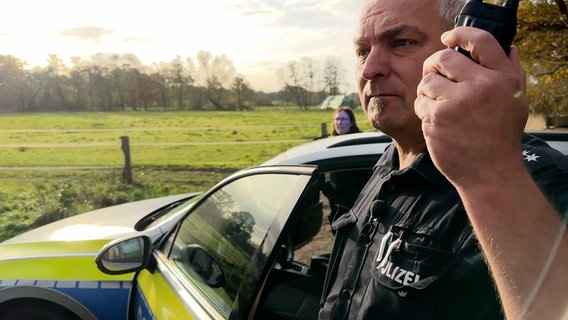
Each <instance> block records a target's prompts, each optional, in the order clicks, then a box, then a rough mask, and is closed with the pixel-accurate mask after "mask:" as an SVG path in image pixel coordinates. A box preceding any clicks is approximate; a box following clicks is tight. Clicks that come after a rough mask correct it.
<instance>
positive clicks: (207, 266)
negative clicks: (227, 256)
mask: <svg viewBox="0 0 568 320" xmlns="http://www.w3.org/2000/svg"><path fill="white" fill-rule="evenodd" d="M185 250H186V254H187V262H188V264H189V266H190V267H191V268H192V269H193V270H194V271H195V272H196V273H197V274H198V275H199V276H200V277H201V279H203V281H204V282H205V283H207V285H209V286H210V287H211V288H220V287H222V286H224V285H225V283H226V282H227V279H226V276H225V271H224V270H223V268H222V266H221V263H220V262H219V260H217V259H216V258H215V257H214V256H213V255H212V254H210V253H209V252H207V251H206V250H205V249H203V248H202V247H200V246H198V245H188V246H187V247H186V249H185Z"/></svg>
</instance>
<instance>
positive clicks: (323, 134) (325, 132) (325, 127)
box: [321, 122, 328, 138]
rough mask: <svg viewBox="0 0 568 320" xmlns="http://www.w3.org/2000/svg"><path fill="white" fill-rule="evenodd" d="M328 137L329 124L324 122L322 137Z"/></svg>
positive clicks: (322, 124)
mask: <svg viewBox="0 0 568 320" xmlns="http://www.w3.org/2000/svg"><path fill="white" fill-rule="evenodd" d="M327 136H328V134H327V123H326V122H322V123H321V137H322V138H326V137H327Z"/></svg>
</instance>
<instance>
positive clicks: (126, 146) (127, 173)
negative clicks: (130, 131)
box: [120, 136, 133, 183]
mask: <svg viewBox="0 0 568 320" xmlns="http://www.w3.org/2000/svg"><path fill="white" fill-rule="evenodd" d="M120 140H121V142H122V152H123V153H124V167H123V168H122V179H123V180H124V181H126V182H127V183H132V181H133V180H132V167H131V165H130V142H129V139H128V136H122V137H120Z"/></svg>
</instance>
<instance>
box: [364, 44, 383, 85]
mask: <svg viewBox="0 0 568 320" xmlns="http://www.w3.org/2000/svg"><path fill="white" fill-rule="evenodd" d="M389 71H390V59H389V57H388V55H387V54H386V53H385V52H384V51H381V50H379V49H378V48H372V49H371V51H370V52H369V54H368V55H367V58H366V59H365V63H364V64H363V70H362V72H361V76H362V77H363V79H366V80H372V79H375V78H377V77H385V76H387V75H388V73H389Z"/></svg>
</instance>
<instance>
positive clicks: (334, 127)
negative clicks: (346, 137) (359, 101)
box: [331, 106, 361, 136]
mask: <svg viewBox="0 0 568 320" xmlns="http://www.w3.org/2000/svg"><path fill="white" fill-rule="evenodd" d="M355 132H361V129H359V127H358V126H357V121H356V120H355V113H354V112H353V109H351V107H349V106H340V107H338V108H337V109H335V111H334V112H333V117H332V123H331V135H332V136H338V135H341V134H348V133H355Z"/></svg>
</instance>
